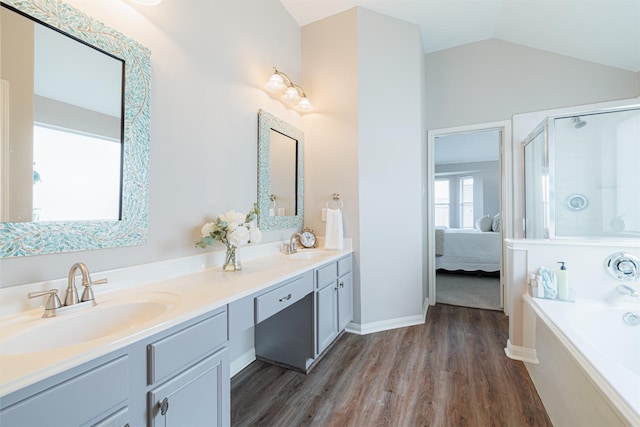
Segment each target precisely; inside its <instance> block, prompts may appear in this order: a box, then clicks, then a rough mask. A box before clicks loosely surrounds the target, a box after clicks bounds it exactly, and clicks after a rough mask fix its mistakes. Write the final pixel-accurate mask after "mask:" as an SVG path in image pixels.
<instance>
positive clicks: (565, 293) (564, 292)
mask: <svg viewBox="0 0 640 427" xmlns="http://www.w3.org/2000/svg"><path fill="white" fill-rule="evenodd" d="M558 264H560V271H558V272H557V273H556V277H557V279H558V298H559V299H561V300H565V301H568V300H569V272H568V271H567V267H565V265H564V264H565V262H564V261H559V262H558Z"/></svg>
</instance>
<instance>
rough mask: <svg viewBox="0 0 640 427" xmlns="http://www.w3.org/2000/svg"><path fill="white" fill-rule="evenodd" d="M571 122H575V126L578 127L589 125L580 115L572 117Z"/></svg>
mask: <svg viewBox="0 0 640 427" xmlns="http://www.w3.org/2000/svg"><path fill="white" fill-rule="evenodd" d="M571 123H572V124H573V127H574V128H576V129H580V128H583V127H585V126H586V125H587V122H586V121H584V120H582V119H581V118H580V117H572V118H571Z"/></svg>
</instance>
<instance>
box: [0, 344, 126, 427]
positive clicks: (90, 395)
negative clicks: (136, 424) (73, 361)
mask: <svg viewBox="0 0 640 427" xmlns="http://www.w3.org/2000/svg"><path fill="white" fill-rule="evenodd" d="M97 385H98V386H97ZM128 394H129V363H128V360H127V357H126V356H123V357H121V358H119V359H116V360H113V361H111V362H108V363H106V364H104V365H102V366H98V367H97V368H94V369H92V370H90V371H87V372H84V373H82V374H80V375H78V376H75V377H73V378H71V379H69V380H67V381H65V382H63V383H60V384H58V385H56V386H53V387H51V388H49V389H47V390H44V391H42V392H40V393H38V394H36V395H34V396H32V397H30V398H28V399H25V400H22V401H20V402H18V403H16V404H15V405H13V406H10V407H9V408H6V409H3V410H2V413H0V419H1V420H2V423H1V424H2V425H3V426H7V427H8V426H12V427H14V426H47V427H55V426H64V427H66V426H79V425H83V424H85V423H87V422H88V421H89V420H91V419H93V418H95V417H96V416H97V415H98V414H101V413H104V412H106V411H109V410H113V408H114V407H116V405H118V404H122V403H123V402H125V401H126V399H127V396H128Z"/></svg>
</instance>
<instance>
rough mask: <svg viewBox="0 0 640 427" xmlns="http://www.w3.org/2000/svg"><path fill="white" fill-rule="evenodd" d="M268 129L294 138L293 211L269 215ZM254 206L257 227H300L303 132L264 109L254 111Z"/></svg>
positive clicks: (302, 198)
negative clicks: (255, 198)
mask: <svg viewBox="0 0 640 427" xmlns="http://www.w3.org/2000/svg"><path fill="white" fill-rule="evenodd" d="M271 129H273V130H275V131H277V132H280V133H282V134H284V135H287V136H288V137H290V138H293V139H295V140H297V141H298V157H297V159H296V162H297V164H296V188H297V193H296V213H297V214H296V215H290V216H269V205H270V202H271V200H270V189H271V170H270V165H269V159H270V140H271ZM258 209H259V210H260V213H259V214H258V227H259V228H260V229H261V230H267V231H268V230H278V229H284V228H296V229H302V224H303V218H304V133H303V132H302V131H301V130H300V129H298V128H296V127H294V126H292V125H290V124H289V123H287V122H285V121H283V120H281V119H279V118H278V117H276V116H274V115H273V114H271V113H269V112H267V111H265V110H260V111H258Z"/></svg>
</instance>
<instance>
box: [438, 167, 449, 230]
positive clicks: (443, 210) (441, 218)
mask: <svg viewBox="0 0 640 427" xmlns="http://www.w3.org/2000/svg"><path fill="white" fill-rule="evenodd" d="M434 190H435V225H436V227H449V212H450V198H449V194H450V193H449V180H448V179H436V181H435V183H434Z"/></svg>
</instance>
